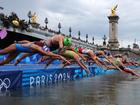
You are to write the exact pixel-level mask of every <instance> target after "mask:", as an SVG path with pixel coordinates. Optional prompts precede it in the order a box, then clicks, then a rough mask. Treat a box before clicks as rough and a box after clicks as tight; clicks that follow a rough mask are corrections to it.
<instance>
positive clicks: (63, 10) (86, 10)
mask: <svg viewBox="0 0 140 105" xmlns="http://www.w3.org/2000/svg"><path fill="white" fill-rule="evenodd" d="M116 4H118V8H117V14H118V16H119V17H120V19H119V24H118V38H119V42H120V44H121V46H127V45H128V44H131V45H132V43H133V42H134V39H137V40H136V43H137V44H140V12H139V11H140V0H0V6H1V7H4V10H3V11H4V12H6V13H7V14H9V13H10V12H12V11H14V12H16V13H17V15H18V16H19V17H20V18H24V19H26V20H28V17H27V13H28V11H29V10H31V11H32V12H36V14H37V16H38V22H39V23H40V24H41V25H42V26H43V25H45V24H44V19H45V17H47V18H48V21H49V23H48V27H49V28H52V29H55V30H58V28H57V27H58V23H59V22H60V23H61V25H62V32H63V33H65V34H69V32H68V29H69V27H72V35H73V36H74V35H76V36H77V33H78V31H79V30H80V31H81V35H82V36H81V37H82V38H83V39H85V35H86V34H88V35H89V41H90V42H91V39H92V37H93V36H94V38H95V43H96V44H97V43H99V44H102V43H101V42H102V37H103V36H104V35H106V36H107V37H108V33H109V23H108V18H107V16H108V15H110V13H111V11H110V9H111V8H112V6H114V5H116ZM1 11H2V10H1Z"/></svg>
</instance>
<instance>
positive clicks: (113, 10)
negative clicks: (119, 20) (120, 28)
mask: <svg viewBox="0 0 140 105" xmlns="http://www.w3.org/2000/svg"><path fill="white" fill-rule="evenodd" d="M117 7H118V4H117V5H115V6H113V7H112V8H111V16H116V9H117Z"/></svg>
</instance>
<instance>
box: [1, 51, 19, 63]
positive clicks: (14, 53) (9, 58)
mask: <svg viewBox="0 0 140 105" xmlns="http://www.w3.org/2000/svg"><path fill="white" fill-rule="evenodd" d="M18 54H19V52H16V51H15V52H13V53H10V54H9V55H8V57H7V58H6V59H5V60H4V61H1V62H0V65H4V64H7V63H9V62H10V61H12V60H13V59H14V58H16V57H17V55H18Z"/></svg>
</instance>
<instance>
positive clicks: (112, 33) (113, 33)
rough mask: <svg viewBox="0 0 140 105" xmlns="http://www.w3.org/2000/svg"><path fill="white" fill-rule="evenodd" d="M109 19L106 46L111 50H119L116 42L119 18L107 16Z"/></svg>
mask: <svg viewBox="0 0 140 105" xmlns="http://www.w3.org/2000/svg"><path fill="white" fill-rule="evenodd" d="M108 19H109V41H108V46H109V48H111V49H117V48H119V41H118V20H119V16H117V15H115V16H108Z"/></svg>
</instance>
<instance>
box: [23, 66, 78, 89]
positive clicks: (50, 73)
mask: <svg viewBox="0 0 140 105" xmlns="http://www.w3.org/2000/svg"><path fill="white" fill-rule="evenodd" d="M74 74H75V69H72V68H63V69H47V70H45V69H43V70H28V71H23V80H22V85H23V86H30V87H36V86H43V85H50V84H54V83H56V82H58V81H67V80H71V79H72V78H73V77H74Z"/></svg>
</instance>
